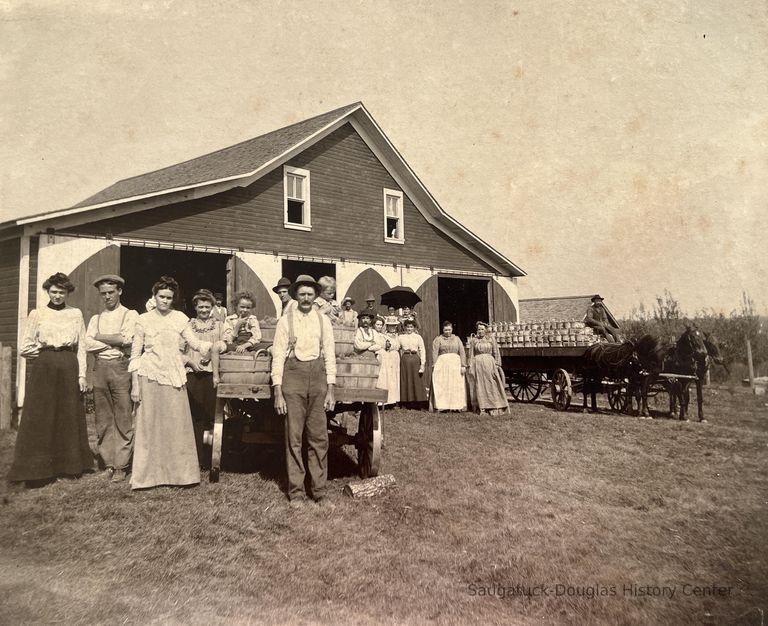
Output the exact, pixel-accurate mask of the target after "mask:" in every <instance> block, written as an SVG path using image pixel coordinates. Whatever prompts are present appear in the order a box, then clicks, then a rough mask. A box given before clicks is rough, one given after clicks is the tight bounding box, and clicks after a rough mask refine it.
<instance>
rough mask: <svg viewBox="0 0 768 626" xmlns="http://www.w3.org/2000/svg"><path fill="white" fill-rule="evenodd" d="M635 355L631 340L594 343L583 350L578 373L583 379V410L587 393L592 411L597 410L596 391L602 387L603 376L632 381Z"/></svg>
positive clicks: (585, 406)
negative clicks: (582, 358)
mask: <svg viewBox="0 0 768 626" xmlns="http://www.w3.org/2000/svg"><path fill="white" fill-rule="evenodd" d="M636 370H637V356H636V354H635V344H634V342H632V341H624V342H622V343H603V342H601V343H595V344H592V345H591V346H589V347H588V348H587V349H586V351H585V352H584V360H583V361H582V365H581V368H580V373H581V375H582V378H583V379H584V383H583V385H582V392H583V394H584V402H583V405H582V406H583V410H584V411H586V410H587V394H588V393H589V394H590V396H591V399H592V403H591V404H592V411H597V392H598V391H600V389H601V387H602V381H603V378H611V379H614V380H623V379H625V378H627V379H629V380H630V381H632V380H633V379H634V378H635V377H636Z"/></svg>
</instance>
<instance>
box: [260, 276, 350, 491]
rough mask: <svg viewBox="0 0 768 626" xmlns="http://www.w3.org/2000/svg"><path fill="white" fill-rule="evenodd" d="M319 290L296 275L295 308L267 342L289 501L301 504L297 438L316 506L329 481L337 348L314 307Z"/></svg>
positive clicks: (327, 323) (301, 469) (325, 321)
mask: <svg viewBox="0 0 768 626" xmlns="http://www.w3.org/2000/svg"><path fill="white" fill-rule="evenodd" d="M320 290H321V286H320V284H319V283H317V282H316V281H315V279H314V278H312V277H311V276H307V275H304V274H303V275H301V276H299V277H298V278H297V279H296V282H294V283H293V284H292V285H291V287H290V294H291V297H292V298H293V299H294V300H296V303H297V305H296V308H291V309H288V310H287V311H286V313H285V315H283V316H282V317H281V318H280V319H279V320H278V322H277V326H276V327H275V340H274V343H273V344H272V384H273V385H274V389H275V410H276V411H277V413H278V414H279V415H286V420H285V459H286V466H287V471H288V499H289V500H290V501H291V502H292V503H293V502H297V503H298V502H302V501H304V500H306V494H305V491H304V477H305V467H304V462H303V460H302V438H303V437H304V436H306V440H307V448H308V450H307V466H306V472H309V477H310V482H311V494H310V496H311V498H312V499H313V500H315V502H320V501H321V500H322V499H323V497H324V496H325V484H326V481H327V479H328V423H327V420H326V417H325V412H326V411H330V410H332V409H333V407H334V404H335V400H334V392H333V389H334V385H335V384H336V347H335V344H334V340H333V328H332V326H331V322H330V320H329V319H328V317H327V316H326V315H323V314H321V313H320V312H319V311H318V310H317V308H316V307H313V302H314V300H315V298H316V297H317V296H318V294H319V293H320Z"/></svg>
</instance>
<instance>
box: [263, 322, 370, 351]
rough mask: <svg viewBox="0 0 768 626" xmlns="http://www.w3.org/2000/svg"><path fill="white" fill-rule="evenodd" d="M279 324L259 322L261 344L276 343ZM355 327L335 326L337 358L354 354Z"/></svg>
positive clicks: (334, 335)
mask: <svg viewBox="0 0 768 626" xmlns="http://www.w3.org/2000/svg"><path fill="white" fill-rule="evenodd" d="M276 326H277V324H273V323H268V322H259V327H260V328H261V343H263V344H271V343H273V342H274V341H275V327H276ZM356 330H357V328H355V327H354V326H336V325H334V326H333V340H334V342H335V343H336V356H344V355H345V354H352V353H353V352H354V351H355V331H356Z"/></svg>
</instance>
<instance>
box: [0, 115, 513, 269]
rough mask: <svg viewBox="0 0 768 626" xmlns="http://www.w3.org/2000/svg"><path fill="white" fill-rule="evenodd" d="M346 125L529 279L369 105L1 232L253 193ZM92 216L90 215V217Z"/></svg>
mask: <svg viewBox="0 0 768 626" xmlns="http://www.w3.org/2000/svg"><path fill="white" fill-rule="evenodd" d="M345 123H349V124H351V125H352V126H353V127H354V128H355V130H356V131H357V132H358V133H359V134H360V136H361V137H362V138H363V140H364V141H366V143H367V144H368V145H369V147H370V148H371V150H372V151H373V152H374V154H375V155H376V156H377V157H378V158H379V160H380V161H381V163H382V164H383V165H384V167H386V168H387V170H388V171H389V172H390V174H391V175H392V177H393V178H394V179H395V180H396V181H397V183H398V184H399V185H400V187H401V188H402V189H403V191H405V192H406V193H407V194H408V196H409V198H410V199H411V201H412V202H413V203H414V204H415V205H416V207H417V208H418V209H419V211H420V212H421V213H422V214H423V215H424V217H425V218H426V219H427V221H428V222H429V223H430V224H432V226H434V227H435V228H437V229H438V230H440V231H442V232H443V233H445V234H446V235H448V236H449V237H451V238H452V239H454V240H455V241H457V242H458V243H460V244H461V245H463V246H464V247H465V248H467V249H468V250H470V251H471V252H473V253H474V254H475V255H476V256H478V257H479V258H480V259H482V260H483V261H485V262H486V263H487V264H488V265H490V266H491V267H493V268H494V269H495V270H496V271H497V272H499V273H501V274H503V275H508V276H525V272H524V271H523V270H522V269H521V268H520V267H518V266H517V265H515V264H514V263H513V262H512V261H510V260H509V259H508V258H507V257H505V256H504V255H503V254H501V253H500V252H499V251H498V250H496V249H495V248H493V247H492V246H490V245H489V244H488V243H486V242H485V241H483V240H482V239H481V238H480V237H478V236H477V235H475V234H474V233H472V232H471V231H469V230H468V229H467V228H466V227H464V226H463V225H462V224H460V223H459V222H458V221H456V220H455V219H454V218H452V217H451V216H450V215H448V214H447V213H446V212H445V211H444V210H443V209H442V207H441V206H440V205H439V204H438V202H437V200H435V198H434V197H433V196H432V194H431V193H430V192H429V191H428V190H427V188H426V187H425V186H424V184H423V183H422V182H421V181H420V180H419V178H418V176H416V173H415V172H414V171H413V170H412V169H411V167H410V166H409V165H408V164H407V163H406V161H405V159H403V157H402V155H401V154H400V153H399V152H398V151H397V149H396V148H395V147H394V146H393V145H392V143H391V142H390V141H389V139H388V138H387V136H386V135H385V134H384V132H383V131H382V130H381V128H380V127H379V125H378V124H377V123H376V121H375V120H374V119H373V117H372V116H371V114H370V113H369V112H368V110H367V109H366V108H365V106H364V105H363V103H362V102H356V103H353V104H350V105H347V106H344V107H340V108H338V109H334V110H333V111H328V112H327V113H323V114H321V115H317V116H315V117H312V118H309V119H307V120H304V121H302V122H297V123H296V124H291V125H290V126H286V127H284V128H280V129H278V130H275V131H272V132H269V133H266V134H265V135H260V136H259V137H255V138H254V139H249V140H247V141H243V142H241V143H238V144H236V145H234V146H230V147H228V148H223V149H221V150H217V151H215V152H211V153H209V154H205V155H203V156H200V157H197V158H194V159H190V160H188V161H184V162H182V163H177V164H176V165H171V166H169V167H165V168H162V169H159V170H155V171H153V172H149V173H146V174H141V175H139V176H133V177H131V178H126V179H123V180H120V181H118V182H116V183H115V184H113V185H110V186H109V187H107V188H106V189H103V190H102V191H100V192H98V193H96V194H94V195H93V196H91V197H89V198H86V199H85V200H83V201H82V202H79V203H77V204H75V205H73V206H71V207H69V208H67V209H62V210H58V211H48V212H45V213H40V214H38V215H32V216H26V217H22V218H19V219H16V220H12V221H11V222H6V223H5V224H0V229H5V228H12V227H16V226H24V225H27V224H35V223H37V224H38V225H39V226H41V227H42V226H43V224H41V222H45V226H50V227H52V228H55V227H56V225H57V222H60V223H64V220H67V222H66V223H67V224H71V223H73V222H75V223H87V222H90V221H96V220H98V219H102V218H101V217H100V216H98V215H97V213H98V212H103V211H108V212H109V216H114V215H118V214H120V213H123V212H124V213H129V212H135V211H142V210H148V209H151V208H154V207H159V206H166V205H169V204H173V203H175V202H180V201H182V200H188V199H190V198H197V197H203V196H206V195H213V194H216V193H220V192H222V191H226V190H227V189H231V188H233V187H238V186H240V187H245V186H247V185H250V184H251V183H253V182H255V181H256V180H258V179H259V178H261V177H262V176H264V175H265V174H267V173H268V172H270V171H272V170H273V169H274V168H276V167H278V166H280V165H281V164H282V163H284V162H286V161H288V160H289V159H290V158H292V157H293V156H294V155H296V154H298V153H300V152H302V151H303V150H305V149H307V148H308V147H310V146H311V145H312V144H314V143H315V142H317V141H319V140H320V139H322V138H323V137H324V136H326V135H327V134H328V133H330V132H332V131H333V130H335V129H337V128H339V127H340V126H342V125H343V124H345ZM87 214H90V215H87Z"/></svg>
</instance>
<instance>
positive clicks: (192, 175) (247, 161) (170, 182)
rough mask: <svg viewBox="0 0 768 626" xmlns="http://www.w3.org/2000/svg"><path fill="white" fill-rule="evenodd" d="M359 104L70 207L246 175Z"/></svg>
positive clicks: (126, 181) (117, 185) (123, 182)
mask: <svg viewBox="0 0 768 626" xmlns="http://www.w3.org/2000/svg"><path fill="white" fill-rule="evenodd" d="M358 106H360V103H359V102H356V103H354V104H349V105H347V106H344V107H341V108H338V109H334V110H333V111H329V112H328V113H323V114H322V115H318V116H316V117H311V118H309V119H308V120H304V121H302V122H298V123H296V124H292V125H290V126H286V127H285V128H280V129H278V130H274V131H272V132H270V133H267V134H266V135H261V136H259V137H256V138H254V139H249V140H247V141H243V142H242V143H238V144H236V145H234V146H230V147H228V148H223V149H221V150H217V151H216V152H211V153H210V154H206V155H203V156H200V157H197V158H195V159H190V160H189V161H184V162H183V163H177V164H176V165H171V166H170V167H164V168H163V169H160V170H156V171H154V172H149V173H147V174H141V175H139V176H134V177H132V178H126V179H124V180H121V181H118V182H116V183H115V184H114V185H110V186H109V187H107V188H106V189H103V190H101V191H100V192H99V193H97V194H95V195H93V196H91V197H90V198H86V199H85V200H83V201H82V202H79V203H77V204H75V205H74V206H72V207H70V208H79V207H86V206H92V205H94V204H102V203H104V202H111V201H113V200H122V199H124V198H132V197H134V196H141V195H145V194H150V193H156V192H158V191H164V190H167V189H176V188H178V187H186V186H189V185H195V184H199V183H204V182H208V181H212V180H218V179H220V178H230V177H233V176H240V175H244V174H248V173H250V172H252V171H254V170H256V169H258V168H259V167H261V166H262V165H264V164H265V163H268V162H269V161H271V160H272V159H275V158H277V157H279V156H280V155H281V154H283V153H284V152H285V151H286V150H289V149H290V148H292V147H293V146H295V145H296V144H297V143H300V142H301V141H303V140H305V139H306V138H307V137H309V136H311V135H312V134H314V133H316V132H317V131H319V130H321V129H322V128H324V127H325V126H327V125H328V124H330V123H331V122H333V121H334V120H336V119H338V118H339V117H341V116H343V115H345V114H346V113H348V112H349V111H352V110H353V109H355V108H356V107H358Z"/></svg>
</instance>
